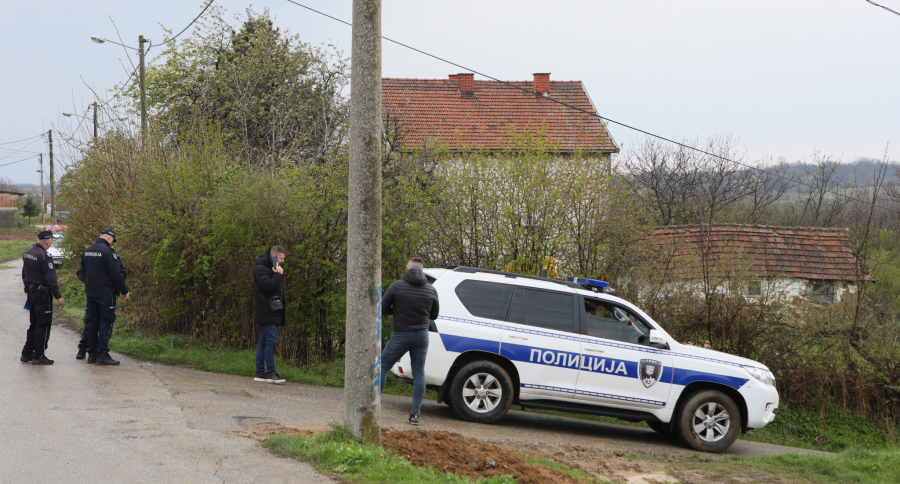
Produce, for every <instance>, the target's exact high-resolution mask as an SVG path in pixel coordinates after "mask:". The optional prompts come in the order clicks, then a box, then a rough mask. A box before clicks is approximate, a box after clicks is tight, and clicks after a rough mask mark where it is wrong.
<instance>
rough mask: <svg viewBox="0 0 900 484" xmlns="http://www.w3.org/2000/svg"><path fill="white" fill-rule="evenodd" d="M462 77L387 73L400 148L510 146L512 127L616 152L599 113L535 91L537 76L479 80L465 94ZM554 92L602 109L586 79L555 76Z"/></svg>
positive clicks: (387, 102)
mask: <svg viewBox="0 0 900 484" xmlns="http://www.w3.org/2000/svg"><path fill="white" fill-rule="evenodd" d="M458 82H459V81H458V80H456V79H390V78H386V79H382V91H381V93H382V106H383V112H384V114H385V116H391V117H392V118H394V119H395V120H396V122H398V123H399V124H400V126H402V131H403V141H402V146H398V148H401V149H402V148H421V147H422V146H424V144H425V142H426V141H430V140H441V141H442V142H444V143H446V144H447V148H449V149H450V150H460V149H466V148H468V149H489V150H502V149H505V148H508V147H509V144H510V142H509V135H508V132H507V130H506V128H507V127H508V126H510V125H512V126H515V127H516V130H517V131H518V132H519V133H521V132H522V131H523V130H525V129H529V128H530V129H531V130H532V131H533V132H536V131H540V130H543V129H546V137H547V139H548V140H549V141H552V142H554V143H558V144H559V150H560V151H562V152H572V151H574V150H575V149H583V150H587V151H589V152H594V153H615V152H618V151H619V148H618V146H617V145H616V143H615V141H613V139H612V137H610V135H609V131H607V129H606V126H605V125H604V124H603V122H602V121H601V120H600V119H599V118H597V117H596V116H590V115H588V114H585V113H582V112H579V111H576V110H574V109H571V108H568V107H566V106H563V105H561V104H558V103H555V102H553V101H551V100H549V99H545V98H542V97H540V96H537V95H535V94H533V93H532V92H531V91H532V89H533V83H532V81H512V82H510V84H513V85H515V86H519V87H522V88H524V89H527V90H528V91H529V92H522V91H521V90H519V89H515V88H512V87H509V86H507V85H504V84H503V83H500V82H497V81H475V91H474V95H471V96H461V95H460V92H459V89H458ZM550 95H551V96H552V97H553V98H554V99H558V100H560V101H563V102H565V103H567V104H571V105H573V106H578V107H579V108H581V109H584V110H587V111H588V112H591V113H596V111H595V109H594V106H593V103H591V99H590V98H589V97H588V94H587V92H586V91H585V89H584V86H583V85H582V83H581V82H580V81H550Z"/></svg>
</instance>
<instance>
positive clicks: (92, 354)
mask: <svg viewBox="0 0 900 484" xmlns="http://www.w3.org/2000/svg"><path fill="white" fill-rule="evenodd" d="M87 355H88V361H87V362H88V363H96V362H97V352H96V351H95V352H90V351H88V354H87Z"/></svg>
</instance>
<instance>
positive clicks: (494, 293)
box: [456, 281, 515, 321]
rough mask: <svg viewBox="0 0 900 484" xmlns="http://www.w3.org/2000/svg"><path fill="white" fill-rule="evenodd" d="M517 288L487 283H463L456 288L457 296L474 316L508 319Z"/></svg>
mask: <svg viewBox="0 0 900 484" xmlns="http://www.w3.org/2000/svg"><path fill="white" fill-rule="evenodd" d="M513 289H515V286H512V285H510V284H498V283H496V282H487V281H463V282H462V283H461V284H460V285H458V286H456V295H457V296H458V297H459V300H460V301H462V303H463V306H465V307H466V309H467V310H468V311H469V312H470V313H472V315H473V316H478V317H480V318H488V319H499V320H500V321H503V320H504V319H506V312H507V310H508V309H509V300H510V298H511V297H512V293H513Z"/></svg>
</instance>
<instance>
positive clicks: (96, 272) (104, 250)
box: [76, 229, 130, 365]
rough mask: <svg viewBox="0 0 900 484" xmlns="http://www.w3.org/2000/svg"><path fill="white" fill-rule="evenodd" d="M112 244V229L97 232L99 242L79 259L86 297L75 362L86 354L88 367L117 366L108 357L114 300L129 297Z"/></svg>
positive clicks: (124, 276) (120, 264)
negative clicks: (122, 296)
mask: <svg viewBox="0 0 900 484" xmlns="http://www.w3.org/2000/svg"><path fill="white" fill-rule="evenodd" d="M115 241H116V233H115V232H113V229H103V230H101V231H100V238H98V239H97V241H96V242H94V245H92V246H90V247H88V248H87V250H85V251H84V254H82V255H81V267H79V268H78V273H77V275H78V280H80V281H81V282H83V283H84V293H85V295H86V296H87V307H86V308H85V315H84V319H85V324H84V333H83V335H82V339H81V343H79V344H78V355H77V356H76V358H78V359H81V358H84V352H85V351H87V354H88V361H87V362H88V363H96V364H98V365H118V364H119V362H118V361H116V360H114V359H112V358H111V357H110V356H109V337H110V336H111V335H112V328H113V323H114V322H115V321H116V296H118V295H119V294H124V295H125V299H126V300H127V299H128V297H129V296H130V294H129V292H128V286H127V285H125V278H126V277H127V276H126V274H125V269H124V267H123V266H122V262H121V261H120V260H119V256H118V255H116V251H115V250H114V249H113V248H112V244H113V243H114V242H115Z"/></svg>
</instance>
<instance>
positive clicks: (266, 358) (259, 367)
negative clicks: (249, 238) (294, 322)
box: [253, 245, 285, 384]
mask: <svg viewBox="0 0 900 484" xmlns="http://www.w3.org/2000/svg"><path fill="white" fill-rule="evenodd" d="M284 257H285V250H284V248H283V247H281V246H278V245H276V246H274V247H272V248H271V249H269V250H267V251H266V252H265V253H264V254H263V255H261V256H259V258H258V259H256V267H255V268H254V269H253V301H254V304H253V306H254V312H253V322H254V323H256V324H257V325H259V344H258V345H257V346H256V377H255V378H254V380H255V381H261V382H265V383H277V384H281V383H284V382H285V380H284V378H281V377H280V376H278V372H276V371H275V345H277V344H278V327H279V326H284V304H285V303H284V285H282V283H281V279H282V277H283V276H284V268H282V267H281V264H282V263H283V262H284Z"/></svg>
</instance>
